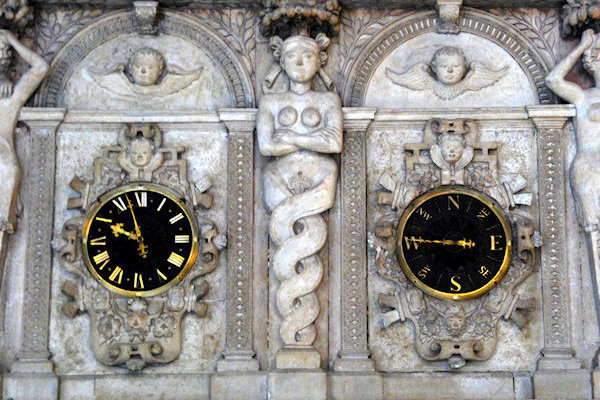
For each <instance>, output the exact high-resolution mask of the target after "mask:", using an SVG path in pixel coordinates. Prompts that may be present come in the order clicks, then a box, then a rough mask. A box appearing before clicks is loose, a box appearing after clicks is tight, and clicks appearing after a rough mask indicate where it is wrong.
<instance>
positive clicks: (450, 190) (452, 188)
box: [395, 185, 512, 300]
mask: <svg viewBox="0 0 600 400" xmlns="http://www.w3.org/2000/svg"><path fill="white" fill-rule="evenodd" d="M446 194H462V195H467V196H471V197H474V198H476V199H477V200H479V201H480V202H482V203H483V204H485V205H486V206H487V207H489V209H490V210H491V211H492V212H493V213H494V215H495V216H496V217H497V218H498V220H499V221H500V223H501V224H502V228H503V231H504V234H505V236H506V248H505V249H504V258H503V260H502V264H501V266H500V268H499V269H498V272H497V273H496V275H494V276H493V277H492V278H491V279H490V280H489V282H488V283H487V284H485V285H484V286H482V287H480V288H478V289H476V290H473V291H471V292H467V293H458V294H457V293H448V292H443V291H440V290H437V289H434V288H432V287H430V286H427V285H426V284H425V283H423V282H422V281H421V280H420V279H419V278H418V277H417V276H416V275H415V274H414V273H413V272H412V270H411V269H410V267H409V265H408V263H407V261H406V259H405V258H404V251H403V247H402V243H401V239H402V237H403V233H404V228H405V227H406V222H407V221H408V219H409V218H410V217H411V216H412V215H413V213H414V212H415V211H416V210H417V209H418V208H419V206H421V204H423V203H425V202H426V201H428V200H430V199H432V198H434V197H437V196H441V195H446ZM395 247H396V249H395V250H396V258H397V260H398V264H400V268H401V269H402V271H403V272H404V274H405V275H406V276H407V277H408V279H409V280H410V281H411V282H412V283H413V284H414V285H415V286H417V287H418V288H419V289H421V290H422V291H423V292H425V293H427V294H428V295H431V296H433V297H436V298H438V299H443V300H469V299H473V298H476V297H479V296H481V295H483V294H485V293H487V292H488V291H490V290H491V289H492V288H493V287H494V286H496V284H497V283H498V282H499V281H500V280H501V279H502V278H503V277H504V275H505V274H506V271H507V270H508V267H509V266H510V263H511V259H512V228H511V225H510V222H509V220H508V218H507V217H506V215H504V213H503V212H502V208H501V207H500V206H499V205H498V203H496V201H494V200H493V199H491V198H490V197H488V196H487V195H486V194H484V193H481V192H479V191H477V190H475V189H471V188H468V187H464V186H456V185H446V186H441V187H439V188H436V189H432V190H430V191H428V192H426V193H423V194H422V195H420V196H418V197H416V198H415V199H413V200H412V201H411V202H410V204H409V205H408V206H407V207H406V209H405V210H404V212H403V213H402V216H401V217H400V221H399V223H398V229H397V233H396V241H395Z"/></svg>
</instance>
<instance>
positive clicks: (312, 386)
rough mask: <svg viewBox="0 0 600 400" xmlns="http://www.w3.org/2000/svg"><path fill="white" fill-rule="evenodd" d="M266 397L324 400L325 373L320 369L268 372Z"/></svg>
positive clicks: (275, 399)
mask: <svg viewBox="0 0 600 400" xmlns="http://www.w3.org/2000/svg"><path fill="white" fill-rule="evenodd" d="M267 398H268V399H273V400H284V399H285V400H303V399H314V400H325V399H326V398H327V374H326V373H325V372H322V371H291V370H287V371H285V370H282V371H278V372H269V375H268V388H267Z"/></svg>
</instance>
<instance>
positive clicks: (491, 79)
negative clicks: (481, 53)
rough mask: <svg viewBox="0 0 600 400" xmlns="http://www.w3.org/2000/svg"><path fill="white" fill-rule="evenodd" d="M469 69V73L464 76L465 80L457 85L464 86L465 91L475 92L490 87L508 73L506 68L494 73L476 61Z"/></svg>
mask: <svg viewBox="0 0 600 400" xmlns="http://www.w3.org/2000/svg"><path fill="white" fill-rule="evenodd" d="M469 67H470V71H469V73H468V74H467V76H465V79H463V81H462V82H460V83H459V84H462V85H463V86H464V88H465V91H466V90H473V91H475V90H479V89H483V88H485V87H488V86H491V85H493V84H494V83H496V82H498V81H499V80H500V79H502V78H503V77H504V76H505V75H506V73H507V72H508V66H506V67H504V68H501V69H499V70H498V71H494V70H492V69H489V68H488V67H486V66H485V65H483V64H482V63H480V62H478V61H473V62H472V63H471V65H470V66H469Z"/></svg>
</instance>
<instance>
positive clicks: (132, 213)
mask: <svg viewBox="0 0 600 400" xmlns="http://www.w3.org/2000/svg"><path fill="white" fill-rule="evenodd" d="M125 198H126V199H127V203H128V204H129V210H130V211H131V216H132V217H133V224H134V225H135V233H136V235H137V236H138V237H139V238H141V237H142V231H140V227H139V225H138V223H137V220H136V219H135V213H134V212H133V204H131V200H129V197H128V196H127V195H125ZM142 240H143V239H142Z"/></svg>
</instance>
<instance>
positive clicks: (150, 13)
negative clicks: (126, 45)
mask: <svg viewBox="0 0 600 400" xmlns="http://www.w3.org/2000/svg"><path fill="white" fill-rule="evenodd" d="M133 14H134V16H135V21H136V23H137V25H138V27H139V30H140V33H141V34H144V35H153V34H155V33H156V30H157V27H156V19H157V17H158V1H134V2H133Z"/></svg>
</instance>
